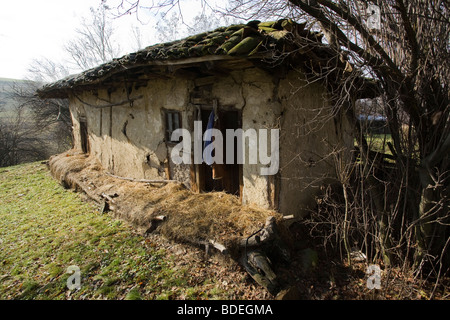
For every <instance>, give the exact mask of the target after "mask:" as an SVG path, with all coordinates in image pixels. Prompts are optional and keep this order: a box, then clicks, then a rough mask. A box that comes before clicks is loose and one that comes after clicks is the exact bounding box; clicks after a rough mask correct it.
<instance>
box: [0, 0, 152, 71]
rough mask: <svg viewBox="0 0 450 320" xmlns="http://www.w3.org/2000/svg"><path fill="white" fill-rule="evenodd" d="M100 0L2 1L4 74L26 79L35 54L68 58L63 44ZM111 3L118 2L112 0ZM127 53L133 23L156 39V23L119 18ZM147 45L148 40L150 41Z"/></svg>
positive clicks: (1, 59) (0, 68)
mask: <svg viewBox="0 0 450 320" xmlns="http://www.w3.org/2000/svg"><path fill="white" fill-rule="evenodd" d="M100 2H101V1H100V0H1V2H0V3H1V4H0V48H1V49H0V78H14V79H23V78H25V77H26V75H27V68H28V66H29V65H30V63H31V62H32V60H33V59H35V58H42V57H45V58H49V59H55V60H57V61H62V60H64V57H65V54H64V50H63V46H64V44H65V43H67V41H69V40H71V39H73V37H74V36H75V29H76V27H77V25H79V23H80V21H81V19H82V18H83V17H86V16H87V15H89V9H90V7H95V8H96V7H97V6H98V5H99V4H100ZM108 3H114V1H109V2H108ZM115 24H116V30H117V31H118V32H119V33H120V35H121V39H122V40H121V43H120V46H121V48H122V50H123V51H124V53H127V52H130V50H132V44H131V43H130V41H129V40H130V39H129V38H130V37H129V35H130V31H131V26H132V25H138V26H140V29H141V32H142V34H143V38H144V39H143V40H144V41H145V42H149V43H148V45H150V44H152V43H150V42H153V43H154V42H156V36H155V31H154V27H153V25H154V23H153V24H152V23H150V24H148V25H142V24H140V23H139V22H138V21H137V19H136V16H134V15H133V16H127V17H121V18H120V19H119V20H117V21H116V22H115ZM146 45H147V44H146Z"/></svg>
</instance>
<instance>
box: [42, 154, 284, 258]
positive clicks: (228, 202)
mask: <svg viewBox="0 0 450 320" xmlns="http://www.w3.org/2000/svg"><path fill="white" fill-rule="evenodd" d="M49 166H50V170H51V172H52V174H53V176H54V177H55V178H56V179H58V180H59V181H60V182H61V183H62V184H63V185H65V186H66V187H70V188H73V189H76V190H79V189H82V190H83V191H85V192H87V193H88V195H89V197H91V198H93V199H94V200H97V201H98V202H101V201H103V200H102V198H101V194H102V193H103V194H107V195H109V196H111V197H114V198H113V200H114V204H113V206H114V210H113V213H114V215H115V216H116V217H118V218H121V219H124V220H126V221H127V222H129V223H131V224H132V225H133V226H134V227H136V228H137V229H139V230H141V231H145V230H147V229H148V228H149V226H150V224H151V221H152V219H153V218H154V217H155V216H158V215H164V216H166V221H165V222H164V223H162V224H161V225H160V226H159V227H158V228H157V231H158V232H159V233H160V234H163V235H164V236H165V237H167V238H168V239H171V240H175V241H178V242H184V243H194V244H198V243H199V242H200V241H207V240H215V241H217V242H220V243H222V244H223V245H225V246H226V247H227V248H229V249H231V252H233V249H234V248H236V245H237V243H238V242H239V241H240V240H241V239H242V238H244V237H246V236H249V235H251V234H252V233H253V232H255V231H257V230H258V229H259V228H261V227H262V226H263V225H264V222H265V220H266V218H267V217H269V216H274V217H275V218H276V219H281V215H280V214H278V213H276V212H275V211H272V210H265V209H261V208H258V207H257V206H253V205H241V203H240V201H239V199H238V198H237V197H236V196H233V195H230V194H227V193H224V192H211V193H203V194H196V193H193V192H191V191H190V190H189V189H187V188H186V187H185V186H184V185H182V184H181V183H179V184H178V183H167V184H165V185H162V186H161V184H149V183H142V182H131V181H126V180H122V179H118V178H114V177H111V176H109V175H107V174H106V172H105V171H104V170H103V169H102V167H101V166H100V164H99V163H98V162H97V160H96V159H95V158H94V157H87V156H86V155H84V154H79V153H76V152H74V151H68V152H66V153H63V154H60V155H57V156H54V157H52V158H51V159H50V161H49Z"/></svg>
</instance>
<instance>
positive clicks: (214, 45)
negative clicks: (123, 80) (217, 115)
mask: <svg viewBox="0 0 450 320" xmlns="http://www.w3.org/2000/svg"><path fill="white" fill-rule="evenodd" d="M304 26H305V24H297V23H295V22H294V21H292V20H290V19H281V20H278V21H269V22H260V21H250V22H248V23H246V24H236V25H231V26H227V27H221V28H217V29H215V30H213V31H210V32H204V33H201V34H197V35H193V36H190V37H187V38H184V39H181V40H177V41H172V42H167V43H160V44H156V45H152V46H149V47H147V48H145V49H142V50H139V51H137V52H134V53H130V54H127V55H125V56H123V57H121V58H118V59H113V60H112V61H110V62H107V63H104V64H102V65H100V66H98V67H95V68H92V69H89V70H86V71H84V72H82V73H80V74H77V75H73V76H69V77H67V78H64V79H62V80H59V81H57V82H54V83H50V84H47V85H45V86H44V87H43V88H41V89H40V90H38V95H39V96H41V97H43V98H61V97H66V96H67V90H70V89H73V88H76V87H80V86H86V85H89V84H98V83H100V82H101V81H103V80H104V79H107V78H109V77H110V76H111V75H116V74H118V73H121V72H125V71H129V70H131V69H133V68H137V67H144V66H146V65H152V64H153V65H154V64H155V63H158V62H160V63H161V64H165V65H170V64H171V63H175V62H177V64H180V63H182V62H183V61H184V60H186V61H188V60H190V61H192V60H193V58H194V59H195V58H197V59H199V58H201V57H203V58H205V59H208V58H209V57H211V59H212V58H213V57H215V58H216V59H222V58H232V57H235V58H244V59H262V57H265V58H264V60H265V61H266V62H267V56H268V55H270V56H274V54H273V53H274V52H283V51H286V50H287V46H289V45H290V44H292V40H293V39H294V37H295V38H299V37H300V38H303V39H307V40H308V41H312V42H315V43H318V44H319V43H321V38H322V36H321V34H320V33H318V32H311V31H309V30H306V29H304ZM312 42H311V43H312ZM324 47H326V46H324ZM289 50H292V47H289ZM315 57H316V55H315ZM180 61H181V62H180Z"/></svg>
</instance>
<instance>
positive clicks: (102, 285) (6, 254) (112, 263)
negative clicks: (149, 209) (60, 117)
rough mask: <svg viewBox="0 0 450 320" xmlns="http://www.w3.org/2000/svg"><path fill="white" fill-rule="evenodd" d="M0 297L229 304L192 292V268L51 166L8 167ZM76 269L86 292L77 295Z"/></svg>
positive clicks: (0, 205) (2, 195)
mask: <svg viewBox="0 0 450 320" xmlns="http://www.w3.org/2000/svg"><path fill="white" fill-rule="evenodd" d="M0 247H1V251H0V299H67V298H71V299H124V298H125V299H128V298H145V299H166V298H169V297H170V298H184V299H198V298H201V299H205V298H220V299H227V298H229V296H228V294H229V293H225V292H223V291H221V290H220V289H219V288H218V287H217V286H215V285H212V284H213V283H214V280H212V279H205V281H204V282H203V284H208V288H209V290H205V288H204V287H203V288H202V286H201V285H199V286H190V285H189V279H188V278H187V270H186V269H183V268H180V267H179V266H177V265H176V263H175V259H174V258H173V256H169V255H168V254H167V253H166V252H165V251H164V249H158V246H157V245H155V244H154V243H153V242H152V241H150V240H149V239H148V238H144V237H142V236H140V235H137V234H135V233H133V231H132V229H131V228H130V227H129V226H127V225H126V224H124V223H122V222H120V221H118V220H114V219H113V218H112V217H110V216H108V215H106V214H100V213H99V212H98V209H97V208H95V207H93V206H92V204H90V203H87V202H83V201H82V200H81V198H80V196H79V195H78V194H76V193H73V192H70V191H68V190H65V189H63V188H62V187H61V186H60V185H59V184H57V182H56V181H54V180H53V179H52V178H51V176H50V174H49V173H48V170H47V168H46V166H45V165H43V164H40V163H32V164H25V165H20V166H15V167H8V168H0ZM71 265H77V266H79V268H80V269H81V289H80V290H76V291H69V290H68V289H67V286H66V283H67V279H68V278H69V277H70V274H68V273H66V270H67V268H68V267H69V266H71Z"/></svg>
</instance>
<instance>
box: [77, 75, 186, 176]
mask: <svg viewBox="0 0 450 320" xmlns="http://www.w3.org/2000/svg"><path fill="white" fill-rule="evenodd" d="M125 90H126V89H125V88H124V89H122V90H117V91H114V92H113V93H111V94H108V92H107V91H106V90H98V91H96V92H94V93H93V92H84V93H83V94H82V95H80V96H78V97H74V96H72V97H71V99H70V108H71V113H72V118H73V127H74V128H73V129H74V146H75V148H77V149H80V148H81V144H80V136H79V121H78V119H79V116H80V115H81V114H84V115H85V116H86V119H87V122H88V131H89V142H90V150H91V154H93V155H94V156H95V157H97V158H98V159H99V160H100V162H101V163H102V165H103V166H104V167H105V168H106V169H107V170H108V171H109V172H111V173H113V174H116V175H119V176H124V177H130V178H137V179H158V178H161V179H166V178H168V177H167V176H166V170H165V168H166V165H165V162H166V161H167V158H168V154H169V153H170V150H169V148H168V145H167V144H166V142H165V132H164V114H163V112H162V109H170V110H178V111H181V112H183V111H185V109H186V105H187V101H188V100H187V99H188V87H187V82H186V81H184V80H172V81H167V80H155V81H152V82H151V83H149V85H148V86H147V87H141V88H139V89H137V90H132V92H131V93H130V98H133V97H139V96H141V95H142V98H141V99H137V100H135V101H134V102H133V105H132V106H130V104H124V105H120V106H113V107H103V108H101V106H105V105H108V103H110V102H112V103H114V102H115V101H123V100H124V98H126V97H127V93H126V91H125ZM80 100H81V101H80ZM95 106H97V107H95ZM182 120H183V127H186V126H187V117H182ZM172 171H173V170H172Z"/></svg>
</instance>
